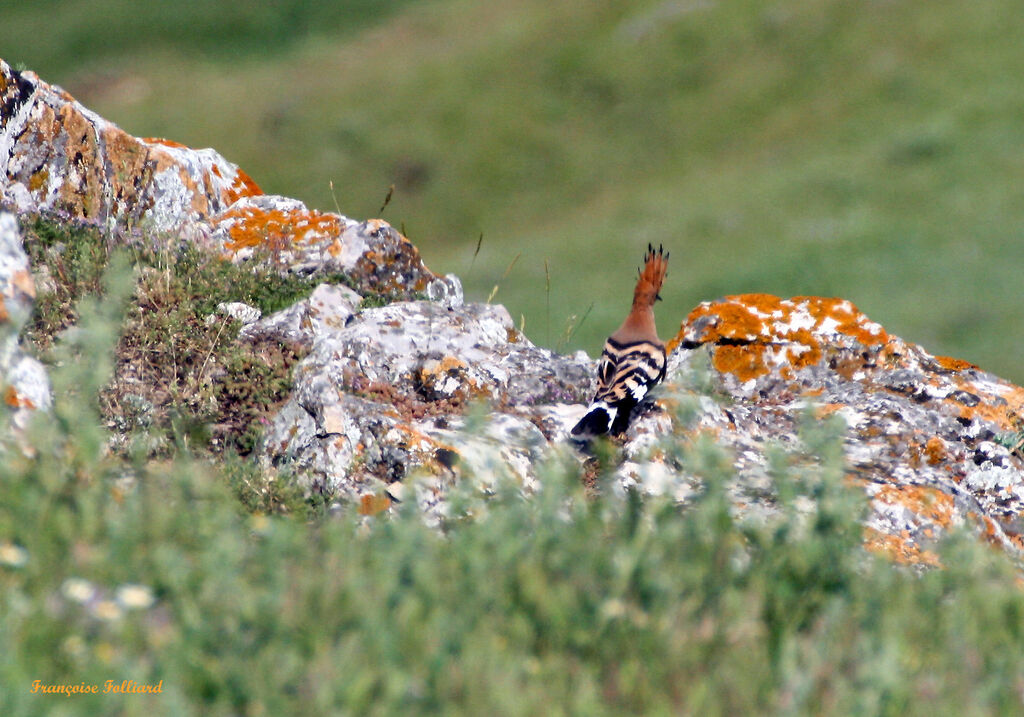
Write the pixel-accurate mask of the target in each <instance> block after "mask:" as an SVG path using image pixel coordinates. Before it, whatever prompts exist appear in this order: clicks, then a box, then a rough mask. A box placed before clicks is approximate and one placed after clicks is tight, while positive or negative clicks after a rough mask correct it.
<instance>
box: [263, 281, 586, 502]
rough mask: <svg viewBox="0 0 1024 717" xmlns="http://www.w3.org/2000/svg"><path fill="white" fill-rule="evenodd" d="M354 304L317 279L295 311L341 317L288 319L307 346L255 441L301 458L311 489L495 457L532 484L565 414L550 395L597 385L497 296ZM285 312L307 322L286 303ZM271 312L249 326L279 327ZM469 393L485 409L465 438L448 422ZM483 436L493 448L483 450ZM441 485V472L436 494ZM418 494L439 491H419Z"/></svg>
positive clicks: (364, 484) (468, 467)
mask: <svg viewBox="0 0 1024 717" xmlns="http://www.w3.org/2000/svg"><path fill="white" fill-rule="evenodd" d="M332 299H333V300H332ZM352 310H353V306H352V304H351V302H350V301H349V300H348V299H347V297H345V296H344V295H343V294H342V293H341V292H337V293H335V294H333V295H332V294H331V293H329V290H328V289H326V288H324V287H321V289H318V290H317V292H316V293H315V294H314V297H311V299H310V301H309V302H308V303H307V304H306V305H305V308H303V309H301V310H300V311H299V312H298V314H299V315H306V316H308V315H310V313H312V314H313V315H314V317H315V318H317V319H318V318H319V317H321V316H327V317H331V316H334V317H342V316H346V315H347V316H346V318H345V319H341V318H338V319H337V320H334V321H318V322H317V323H314V322H312V321H310V322H307V323H306V324H305V328H304V329H303V330H294V329H289V330H287V331H286V333H287V335H289V336H293V337H296V338H298V339H299V340H300V341H301V342H302V343H305V344H306V345H308V346H309V347H310V353H309V355H308V356H307V357H306V358H305V359H304V360H303V361H302V362H301V363H300V364H299V366H298V367H297V369H296V371H295V376H294V381H295V390H294V393H293V396H292V399H291V400H290V401H289V403H288V404H286V405H285V407H284V408H283V409H282V411H281V412H280V413H279V414H278V415H277V416H276V417H275V418H274V420H273V421H272V423H271V426H270V429H269V431H268V432H267V435H266V437H265V442H264V449H263V450H264V455H265V457H266V459H267V460H269V461H270V462H272V463H275V464H283V463H290V464H293V465H298V466H301V467H303V468H305V469H307V470H308V476H307V478H306V480H307V481H308V484H309V485H310V486H311V487H313V488H314V489H320V490H324V491H326V492H329V493H331V494H333V495H342V496H345V495H348V496H351V495H353V494H358V495H363V494H365V492H366V491H373V490H377V489H379V488H380V485H378V482H379V483H380V484H381V485H389V484H393V483H396V482H399V481H401V480H402V479H403V478H404V477H405V476H406V475H407V474H408V473H409V472H411V471H412V470H414V469H420V470H421V472H424V473H430V474H433V475H435V476H439V475H440V476H443V475H449V474H451V475H454V473H455V472H458V473H471V474H473V475H477V476H480V480H482V481H484V482H486V481H488V480H490V478H489V477H488V476H492V475H493V474H494V468H495V465H496V464H498V463H500V464H501V465H504V466H506V467H508V469H509V470H510V472H511V473H510V474H511V475H514V476H516V477H518V478H519V480H520V481H521V482H522V484H523V485H524V486H530V485H532V481H534V480H535V476H534V475H533V471H532V468H531V465H532V463H533V462H534V461H535V460H536V458H537V451H538V450H539V446H540V445H546V444H547V441H548V438H551V437H554V436H556V435H557V436H561V437H564V435H565V433H566V431H567V430H568V427H569V426H571V425H572V423H571V418H572V412H571V411H570V412H562V413H563V415H561V416H559V415H557V414H558V413H559V411H558V409H557V408H556V409H552V407H551V405H552V404H558V403H566V402H582V401H585V400H586V398H587V397H588V394H589V393H590V392H591V391H592V390H593V382H594V379H593V368H592V365H591V363H590V361H589V359H587V358H586V357H585V356H584V355H577V356H575V357H563V356H558V355H557V354H554V353H552V352H551V351H548V350H547V349H542V348H538V347H537V346H534V345H533V344H532V343H530V341H529V340H527V339H526V337H525V336H523V335H522V334H521V333H519V332H518V331H517V330H516V329H515V327H514V325H513V323H512V319H511V317H510V316H509V315H508V312H507V311H506V310H505V309H504V307H501V306H491V305H485V304H462V305H460V306H451V307H448V306H445V305H443V304H439V303H436V302H430V301H415V302H399V303H394V304H390V305H388V306H383V307H379V308H372V309H364V310H362V311H360V312H358V313H355V314H351V313H349V312H351V311H352ZM283 317H287V318H286V319H284V318H282V319H281V323H287V324H291V325H295V324H296V323H298V324H303V322H302V319H297V318H296V317H295V316H294V314H292V313H286V314H284V315H283ZM270 318H271V320H272V321H268V323H267V324H266V325H265V326H264V327H259V324H257V325H254V326H253V327H249V328H248V329H247V333H250V332H253V331H275V330H277V329H272V328H271V326H272V325H274V324H273V321H277V319H274V318H273V317H270ZM264 321H267V320H264ZM474 402H487V403H488V404H489V405H490V406H491V407H492V411H493V413H492V415H491V416H490V417H489V420H487V421H485V422H484V427H483V428H482V430H481V432H480V434H479V435H478V436H476V437H474V438H472V439H470V438H467V437H465V436H464V435H463V434H460V433H459V432H458V431H456V430H455V429H456V428H457V427H458V426H460V425H462V421H463V419H462V414H463V413H464V411H465V409H466V408H467V407H469V406H470V405H471V404H473V403H474ZM553 413H554V414H555V415H553ZM546 435H547V437H545V436H546ZM496 436H503V437H500V438H496ZM486 446H492V447H496V448H495V450H494V451H493V452H492V453H491V454H488V451H487V450H485V447H486ZM487 455H490V456H491V457H490V458H487V457H485V456H487ZM456 463H458V464H459V465H460V466H461V467H456ZM422 485H426V484H422ZM422 485H421V486H420V488H421V489H422ZM442 488H443V481H442V482H441V483H437V485H436V486H435V489H436V490H434V493H433V495H435V497H436V495H440V494H441V493H442V492H443V491H442ZM420 501H421V502H425V503H428V504H430V505H435V504H436V502H437V501H433V502H431V501H430V500H427V499H426V498H424V497H423V495H422V494H421V496H420Z"/></svg>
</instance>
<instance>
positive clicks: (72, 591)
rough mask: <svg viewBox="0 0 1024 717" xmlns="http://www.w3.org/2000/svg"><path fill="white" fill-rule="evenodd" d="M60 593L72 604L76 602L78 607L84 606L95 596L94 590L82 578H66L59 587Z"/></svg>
mask: <svg viewBox="0 0 1024 717" xmlns="http://www.w3.org/2000/svg"><path fill="white" fill-rule="evenodd" d="M60 591H61V592H62V593H64V597H66V598H67V599H68V600H71V601H72V602H77V603H78V604H80V605H84V604H85V603H87V602H89V601H90V600H91V599H92V598H93V595H95V594H96V588H95V587H93V584H92V583H90V582H89V581H88V580H85V579H83V578H68V579H67V580H65V581H64V584H63V585H61V587H60Z"/></svg>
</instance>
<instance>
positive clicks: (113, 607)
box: [92, 600, 122, 622]
mask: <svg viewBox="0 0 1024 717" xmlns="http://www.w3.org/2000/svg"><path fill="white" fill-rule="evenodd" d="M92 613H93V615H95V616H96V617H98V618H99V619H100V620H106V621H107V622H111V621H113V620H117V619H118V618H119V617H121V614H122V611H121V608H120V607H119V606H118V604H117V603H116V602H114V601H113V600H100V601H99V602H97V603H96V604H95V605H93V607H92Z"/></svg>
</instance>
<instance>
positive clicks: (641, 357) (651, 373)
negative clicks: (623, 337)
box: [594, 339, 667, 405]
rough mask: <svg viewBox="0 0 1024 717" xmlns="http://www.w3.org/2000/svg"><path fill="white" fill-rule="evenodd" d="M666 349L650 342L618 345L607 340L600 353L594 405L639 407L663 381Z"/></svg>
mask: <svg viewBox="0 0 1024 717" xmlns="http://www.w3.org/2000/svg"><path fill="white" fill-rule="evenodd" d="M666 363H667V357H666V355H665V347H664V346H663V345H662V344H661V343H655V342H653V341H634V342H631V343H619V342H618V341H616V340H615V339H608V341H606V342H605V344H604V351H602V352H601V365H600V367H599V369H598V372H599V376H598V385H597V394H596V395H595V396H594V401H595V402H597V401H603V402H604V403H607V404H611V405H615V404H618V403H621V402H623V401H630V402H632V403H633V404H636V403H639V402H640V401H642V400H643V398H644V396H646V395H647V392H648V391H649V390H650V389H651V387H652V386H654V385H655V384H657V383H658V382H660V381H661V380H662V379H663V378H665V365H666Z"/></svg>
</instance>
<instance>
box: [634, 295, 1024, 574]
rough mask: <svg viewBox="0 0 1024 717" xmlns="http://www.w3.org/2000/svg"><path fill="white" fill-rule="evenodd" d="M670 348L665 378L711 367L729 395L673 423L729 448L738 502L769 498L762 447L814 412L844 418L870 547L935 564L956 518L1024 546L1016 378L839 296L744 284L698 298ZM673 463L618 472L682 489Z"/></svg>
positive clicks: (1020, 394)
mask: <svg viewBox="0 0 1024 717" xmlns="http://www.w3.org/2000/svg"><path fill="white" fill-rule="evenodd" d="M672 345H673V346H674V347H675V351H674V353H673V356H672V360H671V364H670V365H671V369H672V370H671V372H670V377H671V378H670V380H672V381H675V382H679V381H682V380H684V378H685V376H686V375H687V368H688V367H692V366H694V365H706V366H708V367H709V370H710V373H711V375H712V377H713V384H714V387H715V390H716V391H717V392H719V393H720V395H721V396H723V397H724V402H715V403H713V402H710V401H703V402H702V403H701V406H702V410H701V411H700V413H699V416H698V420H697V423H696V425H695V426H693V427H689V428H682V430H683V432H684V433H693V432H709V433H711V434H713V435H714V436H715V438H716V440H718V441H719V442H720V443H722V444H723V445H725V446H727V447H728V448H729V449H730V451H731V453H732V455H733V460H734V464H735V467H736V470H737V484H736V486H735V491H734V492H735V495H736V502H737V505H747V506H749V505H757V504H760V505H761V507H764V506H765V505H769V506H770V504H771V501H772V499H771V491H770V486H771V481H770V480H768V459H767V456H766V453H767V451H768V450H769V448H768V447H770V446H773V445H774V446H787V445H791V444H792V442H793V440H794V436H795V435H796V433H797V427H798V425H799V423H800V421H802V420H806V419H805V416H806V415H807V413H808V412H811V414H812V415H813V416H814V417H816V418H822V417H824V416H836V417H838V418H839V419H841V420H842V421H843V423H844V424H845V426H846V429H845V434H844V453H845V458H846V461H847V465H848V470H849V475H850V477H851V479H852V480H855V481H857V482H858V483H861V484H862V485H863V486H864V488H865V490H866V491H867V493H868V495H869V496H871V499H872V500H871V506H872V511H871V515H870V518H869V520H868V522H867V531H868V532H867V538H868V542H869V544H870V545H872V546H873V547H876V548H878V549H880V550H883V551H885V552H887V553H890V554H892V555H893V556H894V557H895V558H897V559H899V560H903V561H907V562H925V563H930V562H934V561H935V556H934V555H933V554H932V553H930V552H929V551H928V545H929V544H931V543H933V542H934V540H935V539H936V538H937V537H938V536H939V535H940V534H941V533H942V532H943V531H944V530H945V529H947V528H949V527H950V526H951V525H953V524H962V523H964V522H967V523H970V524H977V525H978V527H979V528H980V529H981V531H982V532H983V533H984V534H985V535H987V536H988V537H989V538H990V539H992V540H993V541H995V542H997V543H999V544H1001V545H1003V546H1005V547H1007V548H1010V549H1012V550H1019V549H1021V548H1022V547H1024V541H1022V538H1021V532H1022V529H1024V525H1022V524H1021V522H1020V519H1019V516H1020V515H1021V509H1022V507H1024V503H1022V502H1021V499H1022V496H1024V460H1022V456H1021V454H1020V452H1019V450H1018V447H1017V446H1016V440H1017V434H1018V431H1020V429H1021V427H1022V424H1024V413H1022V407H1024V389H1021V388H1020V387H1018V386H1014V385H1012V384H1010V383H1008V382H1006V381H1003V380H1001V379H999V378H997V377H996V376H993V375H991V374H988V373H985V372H984V371H982V370H980V369H979V368H977V367H976V366H972V365H971V364H968V363H966V362H964V361H959V360H957V359H952V358H947V357H943V356H932V355H931V354H929V353H927V352H926V351H925V350H924V349H922V348H921V347H920V346H916V345H914V344H910V343H907V342H905V341H903V340H902V339H900V338H898V337H896V336H892V335H891V334H889V333H887V332H886V331H885V330H884V329H883V328H882V327H881V326H879V325H878V324H876V323H874V322H872V321H870V320H869V319H868V318H867V317H865V316H864V315H863V314H861V313H860V312H859V311H858V310H857V309H856V307H854V306H853V305H852V304H851V303H850V302H848V301H843V300H840V299H824V298H818V297H798V298H794V299H790V300H782V299H779V298H776V297H774V296H766V295H747V296H734V297H728V298H726V299H723V300H721V301H715V302H707V303H703V304H701V305H700V306H698V307H697V308H696V309H694V311H693V312H691V314H690V315H689V316H688V317H687V319H686V320H685V321H684V322H683V324H682V326H681V328H680V331H679V333H678V335H677V336H676V337H675V339H674V341H673V342H672ZM654 462H656V463H657V462H658V459H654ZM674 468H675V467H674V466H672V465H663V466H661V470H652V468H651V467H650V466H647V467H645V468H640V467H638V468H635V469H633V470H632V473H631V474H629V475H627V476H626V478H627V479H632V480H634V481H637V482H638V483H639V484H640V485H641V486H643V485H645V481H644V478H643V476H644V474H645V471H647V472H648V473H651V474H657V476H658V478H659V480H660V482H659V483H658V488H659V489H660V490H664V489H665V488H666V485H668V486H670V487H671V488H672V489H674V490H676V491H677V492H679V493H681V494H683V495H685V494H686V492H687V490H688V489H690V486H688V485H687V481H686V479H685V476H683V475H682V474H680V473H679V472H678V471H675V470H674ZM627 473H629V472H627ZM666 475H671V476H672V478H671V479H669V480H668V481H666V480H665V476H666ZM652 485H653V483H652Z"/></svg>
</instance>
